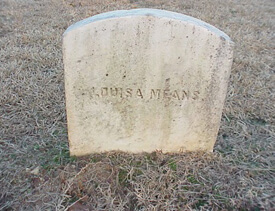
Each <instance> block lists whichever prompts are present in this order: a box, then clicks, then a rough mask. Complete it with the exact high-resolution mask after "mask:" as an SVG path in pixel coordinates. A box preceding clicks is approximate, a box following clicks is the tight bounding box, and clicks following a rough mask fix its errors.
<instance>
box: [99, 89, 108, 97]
mask: <svg viewBox="0 0 275 211" xmlns="http://www.w3.org/2000/svg"><path fill="white" fill-rule="evenodd" d="M101 96H102V97H104V96H108V87H102V88H101Z"/></svg>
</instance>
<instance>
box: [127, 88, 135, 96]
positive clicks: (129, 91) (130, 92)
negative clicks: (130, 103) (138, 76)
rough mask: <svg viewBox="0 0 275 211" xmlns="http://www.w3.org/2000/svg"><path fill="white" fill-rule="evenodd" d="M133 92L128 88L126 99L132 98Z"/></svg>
mask: <svg viewBox="0 0 275 211" xmlns="http://www.w3.org/2000/svg"><path fill="white" fill-rule="evenodd" d="M132 92H133V90H132V89H130V88H127V89H126V97H132Z"/></svg>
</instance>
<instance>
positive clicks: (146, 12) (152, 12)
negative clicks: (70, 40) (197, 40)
mask: <svg viewBox="0 0 275 211" xmlns="http://www.w3.org/2000/svg"><path fill="white" fill-rule="evenodd" d="M129 16H154V17H159V18H170V19H175V20H180V21H183V22H187V23H190V24H193V25H197V26H201V27H203V28H206V29H207V30H209V31H211V32H213V33H215V34H216V35H217V36H220V37H222V38H224V39H225V40H227V41H229V42H232V40H231V39H230V37H229V36H228V35H227V34H225V33H224V32H223V31H221V30H219V29H217V28H216V27H214V26H212V25H210V24H208V23H206V22H204V21H201V20H199V19H197V18H193V17H191V16H188V15H183V14H180V13H176V12H171V11H167V10H159V9H146V8H144V9H132V10H116V11H111V12H106V13H101V14H98V15H95V16H92V17H89V18H86V19H84V20H82V21H79V22H76V23H75V24H73V25H71V26H69V27H68V28H67V30H66V31H65V32H64V34H63V36H65V35H66V34H67V33H68V32H70V31H72V30H74V29H77V28H79V27H82V26H84V25H87V24H89V23H93V22H96V21H101V20H106V19H112V18H120V17H129Z"/></svg>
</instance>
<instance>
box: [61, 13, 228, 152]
mask: <svg viewBox="0 0 275 211" xmlns="http://www.w3.org/2000/svg"><path fill="white" fill-rule="evenodd" d="M232 48H233V43H232V41H231V40H230V38H229V37H228V36H227V35H226V34H224V33H223V32H221V31H220V30H218V29H217V28H215V27H213V26H211V25H209V24H207V23H204V22H202V21H200V20H197V19H195V18H192V17H189V16H185V15H182V14H178V13H173V12H168V11H163V10H154V9H136V10H129V11H114V12H109V13H104V14H99V15H96V16H93V17H91V18H88V19H85V20H83V21H80V22H78V23H76V24H74V25H72V26H70V27H69V28H68V29H67V30H66V32H65V33H64V37H63V56H64V68H65V89H66V107H67V120H68V133H69V142H70V153H71V155H77V156H81V155H86V154H89V153H94V152H104V151H110V150H122V151H128V152H134V153H138V152H152V151H155V150H162V151H163V152H181V151H195V150H204V151H212V150H213V146H214V144H215V141H216V136H217V133H218V130H219V124H220V119H221V114H222V109H223V103H224V99H225V96H226V90H227V83H228V79H229V75H230V69H231V63H232V54H233V53H232Z"/></svg>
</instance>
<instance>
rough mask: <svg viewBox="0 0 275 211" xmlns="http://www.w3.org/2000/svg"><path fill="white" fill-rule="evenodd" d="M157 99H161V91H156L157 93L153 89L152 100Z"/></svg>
mask: <svg viewBox="0 0 275 211" xmlns="http://www.w3.org/2000/svg"><path fill="white" fill-rule="evenodd" d="M155 97H157V99H159V98H160V89H156V91H155V90H154V89H151V97H150V99H152V98H155Z"/></svg>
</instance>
